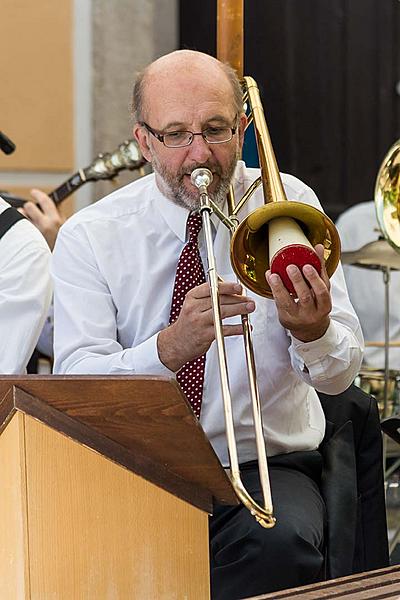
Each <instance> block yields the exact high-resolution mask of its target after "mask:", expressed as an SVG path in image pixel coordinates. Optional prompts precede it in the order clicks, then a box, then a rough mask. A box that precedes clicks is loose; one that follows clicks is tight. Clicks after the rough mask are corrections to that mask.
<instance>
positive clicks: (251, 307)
mask: <svg viewBox="0 0 400 600" xmlns="http://www.w3.org/2000/svg"><path fill="white" fill-rule="evenodd" d="M255 307H256V305H255V304H254V302H248V303H247V304H246V308H247V310H254V309H255Z"/></svg>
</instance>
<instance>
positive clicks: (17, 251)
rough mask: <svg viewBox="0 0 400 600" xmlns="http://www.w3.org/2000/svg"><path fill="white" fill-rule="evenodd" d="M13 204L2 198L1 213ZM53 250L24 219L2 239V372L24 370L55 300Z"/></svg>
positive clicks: (0, 313)
mask: <svg viewBox="0 0 400 600" xmlns="http://www.w3.org/2000/svg"><path fill="white" fill-rule="evenodd" d="M7 208H10V205H9V204H8V203H7V202H5V200H3V199H2V198H0V214H1V213H2V212H4V211H5V210H6V209H7ZM50 256H51V254H50V250H49V247H48V245H47V243H46V240H45V239H44V237H43V236H42V234H41V233H40V232H39V230H38V229H36V227H35V226H34V225H32V223H30V222H29V221H28V220H26V219H23V220H21V221H18V222H17V223H16V224H15V225H13V226H12V227H11V228H10V229H9V230H8V231H7V232H6V233H5V234H4V235H3V237H2V238H1V239H0V373H1V374H12V373H24V372H25V370H26V365H27V363H28V360H29V358H30V357H31V355H32V352H33V350H34V348H35V345H36V342H37V340H38V337H39V334H40V331H41V329H42V326H43V323H44V320H45V318H46V313H47V309H48V307H49V304H50V299H51V292H52V290H51V280H50Z"/></svg>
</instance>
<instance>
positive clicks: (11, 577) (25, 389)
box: [0, 375, 237, 600]
mask: <svg viewBox="0 0 400 600" xmlns="http://www.w3.org/2000/svg"><path fill="white" fill-rule="evenodd" d="M214 498H215V499H217V500H218V501H220V502H225V503H228V504H236V503H237V499H236V496H235V494H234V492H233V489H232V487H231V484H230V482H229V480H228V478H227V476H226V474H225V472H224V470H223V468H222V467H221V465H220V463H219V461H218V458H217V457H216V455H215V454H214V452H213V450H212V448H211V446H210V444H209V442H208V440H207V438H206V436H205V434H204V432H203V430H202V428H201V427H200V425H199V423H198V421H197V420H196V418H195V416H194V415H193V413H192V411H191V409H190V408H189V406H188V404H187V402H186V400H185V398H184V396H183V394H182V392H181V391H180V389H179V387H178V385H177V384H176V382H175V381H173V380H170V379H167V378H161V377H141V376H130V377H125V376H117V377H110V376H101V377H93V376H78V377H70V376H69V377H59V376H52V375H50V376H46V377H41V376H36V375H31V376H23V377H14V376H2V377H0V598H4V599H5V600H6V599H7V600H8V599H10V600H19V599H28V598H29V599H32V600H47V599H57V600H64V599H65V600H75V599H76V600H81V599H82V600H92V599H93V600H103V599H104V600H108V599H110V600H111V599H112V600H114V599H115V600H131V599H136V598H137V599H138V600H147V599H151V600H156V599H157V600H163V599H165V600H173V599H177V600H181V599H187V600H191V599H193V600H200V599H201V600H203V599H205V598H209V566H208V516H207V515H208V513H210V512H212V502H213V499H214Z"/></svg>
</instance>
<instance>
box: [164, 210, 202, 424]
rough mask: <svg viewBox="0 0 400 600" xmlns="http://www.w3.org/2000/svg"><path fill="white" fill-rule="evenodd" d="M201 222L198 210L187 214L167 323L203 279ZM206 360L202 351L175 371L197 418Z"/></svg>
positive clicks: (172, 320) (172, 319) (173, 319)
mask: <svg viewBox="0 0 400 600" xmlns="http://www.w3.org/2000/svg"><path fill="white" fill-rule="evenodd" d="M201 226H202V218H201V215H199V214H197V213H196V214H191V215H189V218H188V221H187V230H188V233H189V240H188V242H187V244H186V246H185V247H184V248H183V250H182V253H181V255H180V257H179V261H178V266H177V268H176V276H175V284H174V293H173V295H172V304H171V313H170V317H169V322H170V323H173V322H174V321H176V319H177V318H178V316H179V313H180V312H181V308H182V305H183V301H184V300H185V296H186V294H187V293H188V292H189V290H191V289H192V288H194V287H196V286H197V285H200V284H201V283H204V282H205V280H206V278H205V275H204V268H203V263H202V261H201V256H200V253H199V248H198V245H197V238H198V235H199V232H200V229H201ZM189 335H190V334H189ZM205 364H206V357H205V355H203V356H200V357H199V358H196V359H195V360H192V361H190V362H187V363H186V364H184V365H183V367H182V368H181V369H180V371H179V372H178V373H177V374H176V379H177V381H178V383H179V385H180V386H181V388H182V391H183V392H184V394H185V395H186V398H187V399H188V400H189V403H190V405H191V407H192V408H193V411H194V413H195V415H196V417H197V418H199V417H200V409H201V399H202V396H203V381H204V369H205Z"/></svg>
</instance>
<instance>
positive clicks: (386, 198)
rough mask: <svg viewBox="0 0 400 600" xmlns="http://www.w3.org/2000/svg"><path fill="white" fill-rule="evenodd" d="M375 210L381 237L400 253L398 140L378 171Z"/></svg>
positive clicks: (399, 156)
mask: <svg viewBox="0 0 400 600" xmlns="http://www.w3.org/2000/svg"><path fill="white" fill-rule="evenodd" d="M375 208H376V217H377V219H378V223H379V227H380V229H381V231H382V233H383V235H384V236H385V238H386V240H387V241H388V242H389V244H390V245H391V246H393V248H394V249H395V250H397V251H398V252H400V140H397V142H395V143H394V144H393V146H392V147H391V148H390V149H389V151H388V153H387V154H386V156H385V158H384V159H383V162H382V164H381V166H380V169H379V171H378V175H377V177H376V183H375Z"/></svg>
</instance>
